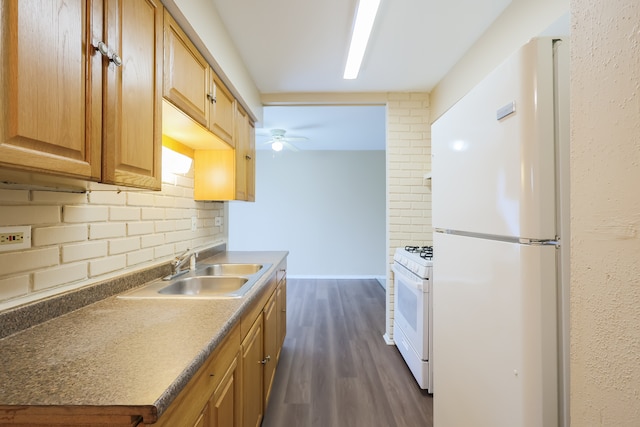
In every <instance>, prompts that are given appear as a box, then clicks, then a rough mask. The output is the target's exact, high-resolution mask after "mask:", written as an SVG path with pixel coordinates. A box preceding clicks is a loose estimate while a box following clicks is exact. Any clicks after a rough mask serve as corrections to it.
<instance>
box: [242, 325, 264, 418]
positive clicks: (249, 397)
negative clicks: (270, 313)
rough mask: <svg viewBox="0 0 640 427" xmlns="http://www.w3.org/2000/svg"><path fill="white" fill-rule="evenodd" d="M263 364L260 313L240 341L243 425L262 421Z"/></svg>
mask: <svg viewBox="0 0 640 427" xmlns="http://www.w3.org/2000/svg"><path fill="white" fill-rule="evenodd" d="M263 365H264V358H263V319H262V315H260V316H258V319H256V321H255V322H254V324H253V326H252V327H251V329H250V330H249V333H248V334H247V336H246V337H245V339H244V340H243V341H242V420H243V423H242V425H243V426H244V427H259V426H260V423H261V422H262V416H263V414H264V411H263V402H262V392H263V384H264V377H263Z"/></svg>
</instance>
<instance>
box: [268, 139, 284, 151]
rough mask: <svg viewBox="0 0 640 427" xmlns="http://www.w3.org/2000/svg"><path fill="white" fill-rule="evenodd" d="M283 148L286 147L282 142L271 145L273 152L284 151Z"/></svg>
mask: <svg viewBox="0 0 640 427" xmlns="http://www.w3.org/2000/svg"><path fill="white" fill-rule="evenodd" d="M283 148H284V145H283V144H282V142H280V141H275V142H274V143H273V144H271V149H273V151H282V149H283Z"/></svg>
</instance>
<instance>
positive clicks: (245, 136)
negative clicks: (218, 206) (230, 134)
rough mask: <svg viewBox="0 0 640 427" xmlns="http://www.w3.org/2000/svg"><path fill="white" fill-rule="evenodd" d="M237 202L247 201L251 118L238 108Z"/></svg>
mask: <svg viewBox="0 0 640 427" xmlns="http://www.w3.org/2000/svg"><path fill="white" fill-rule="evenodd" d="M236 120H237V126H236V127H237V129H236V133H237V137H236V200H247V159H246V156H247V154H248V153H247V147H248V145H249V130H248V129H249V116H248V115H247V113H246V112H245V111H244V110H243V109H242V108H241V107H240V106H238V108H237V113H236Z"/></svg>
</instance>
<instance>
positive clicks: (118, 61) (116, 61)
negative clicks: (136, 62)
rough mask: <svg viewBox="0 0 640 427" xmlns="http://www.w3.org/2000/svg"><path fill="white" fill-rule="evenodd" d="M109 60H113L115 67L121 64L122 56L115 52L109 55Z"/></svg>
mask: <svg viewBox="0 0 640 427" xmlns="http://www.w3.org/2000/svg"><path fill="white" fill-rule="evenodd" d="M111 62H113V65H115V66H116V67H120V66H122V58H120V56H119V55H118V54H117V53H114V54H113V55H112V56H111Z"/></svg>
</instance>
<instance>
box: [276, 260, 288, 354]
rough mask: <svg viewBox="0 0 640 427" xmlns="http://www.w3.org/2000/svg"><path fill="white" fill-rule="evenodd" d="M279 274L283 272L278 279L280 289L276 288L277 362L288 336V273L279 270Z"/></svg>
mask: <svg viewBox="0 0 640 427" xmlns="http://www.w3.org/2000/svg"><path fill="white" fill-rule="evenodd" d="M279 272H281V276H279V278H278V287H277V288H276V319H277V322H278V327H277V334H276V335H277V348H278V355H277V360H280V352H281V350H282V346H283V344H284V339H285V336H286V335H287V272H286V269H282V270H279Z"/></svg>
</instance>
